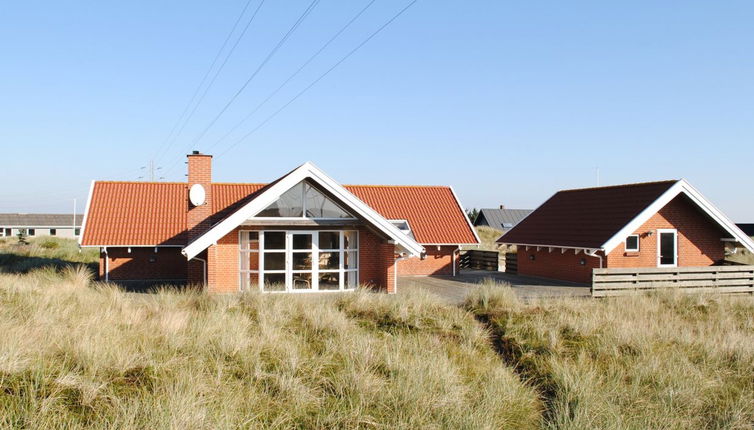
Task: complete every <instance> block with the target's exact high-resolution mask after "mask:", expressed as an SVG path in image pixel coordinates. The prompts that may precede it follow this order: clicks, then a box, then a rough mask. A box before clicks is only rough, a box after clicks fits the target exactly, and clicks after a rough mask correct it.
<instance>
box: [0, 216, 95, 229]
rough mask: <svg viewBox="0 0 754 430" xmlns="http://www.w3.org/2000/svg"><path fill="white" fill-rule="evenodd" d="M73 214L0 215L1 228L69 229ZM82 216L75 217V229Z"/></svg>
mask: <svg viewBox="0 0 754 430" xmlns="http://www.w3.org/2000/svg"><path fill="white" fill-rule="evenodd" d="M73 218H74V216H73V214H23V213H15V214H0V226H2V227H71V224H72V223H73ZM83 218H84V215H82V214H78V215H76V227H80V226H81V221H82V220H83Z"/></svg>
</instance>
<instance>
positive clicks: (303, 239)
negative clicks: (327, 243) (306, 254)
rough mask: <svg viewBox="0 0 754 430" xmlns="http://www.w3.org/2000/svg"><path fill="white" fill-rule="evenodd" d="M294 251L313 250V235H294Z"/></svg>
mask: <svg viewBox="0 0 754 430" xmlns="http://www.w3.org/2000/svg"><path fill="white" fill-rule="evenodd" d="M293 249H312V235H311V234H296V233H294V234H293Z"/></svg>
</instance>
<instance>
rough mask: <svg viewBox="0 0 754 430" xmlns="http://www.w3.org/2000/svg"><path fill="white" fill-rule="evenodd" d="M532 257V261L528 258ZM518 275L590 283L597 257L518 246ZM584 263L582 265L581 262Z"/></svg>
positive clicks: (573, 252)
mask: <svg viewBox="0 0 754 430" xmlns="http://www.w3.org/2000/svg"><path fill="white" fill-rule="evenodd" d="M532 255H533V256H534V260H532V259H531V257H530V256H532ZM517 259H518V273H519V274H520V275H527V276H538V277H541V278H550V279H562V280H564V281H571V282H582V283H591V282H592V269H594V268H598V267H600V262H599V259H598V258H597V257H590V256H588V255H586V254H584V253H583V252H579V253H578V254H576V253H575V251H574V250H572V249H571V250H566V252H565V253H563V252H562V250H561V249H556V248H554V249H553V250H552V252H550V251H549V249H548V248H541V249H540V250H539V251H537V248H536V247H529V250H528V251H527V250H526V247H525V246H519V247H518V251H517ZM582 260H583V261H584V263H585V264H584V265H582V264H581V261H582Z"/></svg>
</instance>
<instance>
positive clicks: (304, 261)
mask: <svg viewBox="0 0 754 430" xmlns="http://www.w3.org/2000/svg"><path fill="white" fill-rule="evenodd" d="M293 270H312V253H311V252H294V253H293Z"/></svg>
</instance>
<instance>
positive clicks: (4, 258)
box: [0, 236, 99, 273]
mask: <svg viewBox="0 0 754 430" xmlns="http://www.w3.org/2000/svg"><path fill="white" fill-rule="evenodd" d="M27 240H28V242H29V243H28V244H27V245H22V244H19V243H18V240H17V239H16V238H14V237H5V238H1V239H0V273H3V272H4V273H27V272H29V271H31V270H34V269H39V268H42V267H51V266H52V267H57V268H63V267H66V266H70V265H79V264H85V265H87V266H88V267H89V268H90V269H91V270H93V271H95V272H96V270H97V259H98V257H99V251H98V250H97V249H96V248H83V249H79V246H78V243H76V241H75V240H73V239H66V238H59V237H53V236H41V237H35V238H30V239H27Z"/></svg>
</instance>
